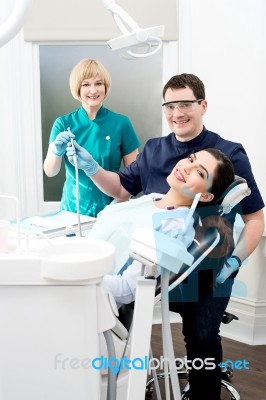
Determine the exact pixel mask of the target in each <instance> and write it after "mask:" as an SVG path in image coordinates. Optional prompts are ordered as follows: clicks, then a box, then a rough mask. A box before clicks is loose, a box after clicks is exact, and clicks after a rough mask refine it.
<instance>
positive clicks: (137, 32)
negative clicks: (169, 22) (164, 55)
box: [102, 0, 164, 57]
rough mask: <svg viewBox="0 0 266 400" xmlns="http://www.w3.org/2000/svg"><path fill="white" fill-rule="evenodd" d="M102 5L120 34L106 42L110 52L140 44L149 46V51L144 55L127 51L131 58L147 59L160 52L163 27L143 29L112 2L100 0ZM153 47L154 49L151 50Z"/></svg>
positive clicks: (110, 0)
mask: <svg viewBox="0 0 266 400" xmlns="http://www.w3.org/2000/svg"><path fill="white" fill-rule="evenodd" d="M102 3H103V5H104V6H105V7H106V8H107V9H108V10H109V11H110V12H111V13H112V14H113V18H114V20H115V22H116V24H117V26H118V28H119V29H120V31H121V33H122V35H121V36H118V37H117V38H115V39H111V40H109V41H107V44H108V45H109V46H110V47H111V49H112V50H120V49H124V48H127V47H130V46H136V45H140V44H147V45H148V46H149V48H150V51H148V52H146V53H136V52H135V51H134V52H133V51H132V50H127V53H128V54H129V55H131V56H132V57H148V56H151V55H153V54H155V53H157V51H159V50H160V48H161V47H162V40H161V39H160V37H161V36H163V35H164V26H163V25H159V26H153V27H150V28H144V29H143V28H141V27H140V26H139V25H138V24H137V23H136V22H135V21H134V19H133V18H132V17H131V16H130V15H129V14H128V13H127V12H126V11H125V10H124V9H123V8H121V7H120V6H118V5H117V4H116V3H115V1H114V0H102ZM154 45H155V49H152V47H153V46H154Z"/></svg>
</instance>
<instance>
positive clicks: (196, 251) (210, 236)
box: [155, 228, 219, 296]
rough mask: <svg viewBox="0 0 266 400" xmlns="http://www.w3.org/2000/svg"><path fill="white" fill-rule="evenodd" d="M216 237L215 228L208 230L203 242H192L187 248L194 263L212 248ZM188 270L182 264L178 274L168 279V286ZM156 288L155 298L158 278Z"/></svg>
mask: <svg viewBox="0 0 266 400" xmlns="http://www.w3.org/2000/svg"><path fill="white" fill-rule="evenodd" d="M217 235H219V232H218V230H217V229H216V228H212V229H209V230H208V232H207V233H206V235H205V237H204V240H203V241H202V242H201V243H200V244H198V243H197V242H195V241H194V242H193V243H192V244H191V245H190V246H189V248H188V252H189V253H190V254H191V255H192V257H193V258H194V263H195V262H196V261H197V260H198V259H199V257H201V256H202V254H203V253H204V252H205V251H206V250H207V249H209V248H210V246H212V244H213V243H214V242H215V240H216V238H217ZM188 268H189V266H188V265H186V264H183V265H182V266H181V268H180V271H179V272H178V273H171V274H170V278H169V286H171V285H172V284H173V283H174V282H175V281H176V280H177V279H178V278H180V277H181V276H182V274H183V273H184V272H185V271H186V270H187V269H188ZM157 282H158V283H157V286H156V290H155V296H158V295H159V294H160V293H161V278H160V277H158V279H157Z"/></svg>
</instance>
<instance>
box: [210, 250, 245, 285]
mask: <svg viewBox="0 0 266 400" xmlns="http://www.w3.org/2000/svg"><path fill="white" fill-rule="evenodd" d="M239 268H240V264H239V261H238V260H237V259H236V258H234V257H230V258H228V260H227V261H226V262H225V264H224V266H223V267H222V269H221V271H220V272H219V274H218V275H217V277H216V283H218V284H221V283H224V282H225V281H226V279H227V278H228V277H229V276H230V275H231V274H232V273H233V272H235V271H237V270H238V269H239Z"/></svg>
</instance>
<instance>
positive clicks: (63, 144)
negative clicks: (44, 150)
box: [53, 131, 75, 157]
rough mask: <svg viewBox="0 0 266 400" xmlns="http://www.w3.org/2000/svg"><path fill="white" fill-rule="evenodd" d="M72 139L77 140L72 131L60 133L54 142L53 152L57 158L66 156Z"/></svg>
mask: <svg viewBox="0 0 266 400" xmlns="http://www.w3.org/2000/svg"><path fill="white" fill-rule="evenodd" d="M70 138H72V139H75V135H73V133H72V132H70V131H63V132H60V133H58V135H57V136H56V138H55V141H54V142H53V152H54V154H55V155H56V156H57V157H61V156H63V155H64V154H65V152H66V148H67V144H68V143H70Z"/></svg>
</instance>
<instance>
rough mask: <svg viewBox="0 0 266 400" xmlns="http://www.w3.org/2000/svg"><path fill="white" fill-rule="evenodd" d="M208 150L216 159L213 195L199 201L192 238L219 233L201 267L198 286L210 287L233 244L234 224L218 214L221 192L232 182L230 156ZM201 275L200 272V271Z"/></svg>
mask: <svg viewBox="0 0 266 400" xmlns="http://www.w3.org/2000/svg"><path fill="white" fill-rule="evenodd" d="M204 150H205V151H207V152H208V153H210V154H211V155H212V156H213V157H214V158H215V159H216V160H217V161H218V165H217V168H216V170H215V173H214V177H213V183H212V188H211V189H210V192H211V193H213V195H214V199H213V200H212V201H211V202H199V204H198V208H197V214H198V216H199V218H200V221H201V223H200V224H199V223H197V224H196V227H195V238H196V239H197V240H198V241H199V242H200V243H202V241H204V240H205V238H206V236H207V235H209V234H211V232H212V231H214V229H215V230H216V231H218V232H219V234H220V241H219V243H218V245H217V246H216V247H215V249H214V250H212V251H211V252H210V253H209V255H208V256H207V257H206V258H205V259H204V261H203V263H202V265H201V267H200V269H201V270H202V269H204V270H205V271H204V272H203V271H200V272H201V276H202V277H204V279H201V282H200V286H201V289H205V290H206V289H210V288H212V287H213V284H214V282H215V278H216V275H217V274H218V272H219V271H220V270H221V268H222V266H223V265H224V263H225V261H226V259H227V258H228V257H229V256H230V255H231V253H232V251H233V248H234V240H233V227H232V226H231V224H230V223H229V222H228V221H227V220H226V219H225V218H224V217H222V216H220V214H219V204H221V202H222V200H223V198H224V194H225V193H226V192H227V189H228V187H229V186H230V185H231V184H232V183H233V182H234V179H235V174H234V168H233V165H232V163H231V161H230V160H229V158H228V157H227V156H226V155H225V154H224V153H222V152H221V151H220V150H217V149H213V148H208V149H204ZM199 277H200V275H199Z"/></svg>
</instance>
